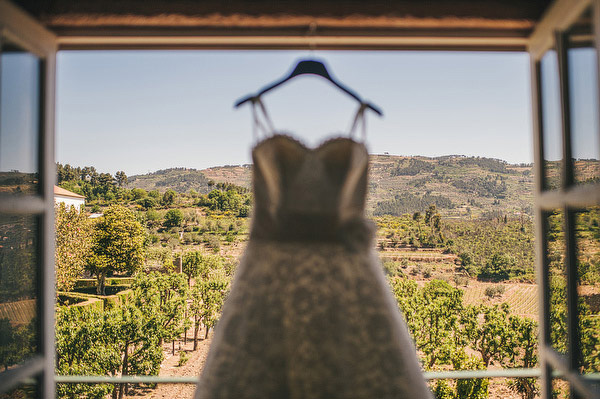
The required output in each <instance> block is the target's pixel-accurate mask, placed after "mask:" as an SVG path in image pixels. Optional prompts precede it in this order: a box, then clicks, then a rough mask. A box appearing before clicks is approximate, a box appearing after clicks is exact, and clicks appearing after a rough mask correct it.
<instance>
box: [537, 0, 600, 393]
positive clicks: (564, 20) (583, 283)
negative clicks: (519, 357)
mask: <svg viewBox="0 0 600 399" xmlns="http://www.w3.org/2000/svg"><path fill="white" fill-rule="evenodd" d="M582 3H583V2H582ZM598 7H599V6H598V3H597V2H595V3H594V4H591V5H590V4H589V2H588V4H583V6H582V5H581V4H579V8H575V10H569V11H570V12H569V13H567V14H564V13H563V15H558V12H557V13H556V14H555V15H553V14H552V13H550V15H549V16H548V26H547V27H546V33H545V35H544V36H545V37H546V39H547V40H545V44H544V45H539V44H540V41H537V42H536V41H535V40H534V41H532V46H531V48H530V52H531V53H532V57H533V58H532V63H533V67H532V71H533V86H534V87H533V89H534V90H533V92H534V95H535V96H536V97H535V99H534V103H537V104H538V106H537V107H535V108H534V109H536V110H537V115H534V118H535V121H536V122H537V123H535V126H536V130H535V131H534V134H535V144H536V154H535V160H536V165H537V168H536V172H538V173H537V174H538V176H537V187H538V189H537V201H536V216H537V228H536V237H541V239H539V240H537V244H536V245H537V255H538V256H537V267H538V282H539V284H540V292H541V304H542V309H543V312H542V315H541V320H540V321H541V326H540V360H541V369H542V397H544V398H548V397H551V396H558V397H586V398H592V397H597V396H598V394H599V391H598V386H597V385H594V384H593V383H592V382H590V378H593V375H594V373H597V372H598V371H599V367H598V364H597V363H598V354H597V353H592V352H593V351H594V350H593V349H592V348H594V347H597V345H599V344H600V335H599V332H598V331H600V329H599V327H600V325H599V324H598V308H597V307H596V306H590V304H591V303H592V302H591V301H592V299H591V298H592V297H593V296H594V293H593V292H594V290H593V289H592V288H591V287H592V286H593V283H592V281H593V279H594V278H595V277H592V274H594V272H592V271H591V270H592V269H591V266H590V265H596V266H597V265H598V260H597V257H598V254H599V248H598V247H597V245H598V242H599V241H598V239H599V238H600V236H599V235H598V232H597V228H596V225H597V224H598V223H597V222H595V220H596V218H597V217H598V201H599V198H600V197H598V193H599V192H600V185H599V184H598V183H600V168H598V162H599V160H600V156H599V153H600V152H599V151H600V150H599V149H600V144H599V139H600V136H599V131H598V112H599V109H598V64H597V59H598V54H597V41H596V40H595V37H596V34H597V33H595V32H597V29H598V23H599V22H600V21H599V20H598V16H599V15H600V14H598V12H599V10H598ZM558 8H559V7H557V9H558ZM563 11H564V10H563ZM569 14H570V15H569ZM534 39H535V38H534ZM538 39H539V37H538ZM594 259H596V260H594ZM593 270H595V269H593ZM595 273H598V271H596V272H595ZM597 275H598V274H594V276H597ZM553 375H557V377H554V378H553V377H552V376H553ZM596 376H597V374H596Z"/></svg>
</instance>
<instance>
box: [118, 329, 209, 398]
mask: <svg viewBox="0 0 600 399" xmlns="http://www.w3.org/2000/svg"><path fill="white" fill-rule="evenodd" d="M191 336H192V334H191V333H188V342H187V345H185V346H184V345H183V341H182V342H181V350H185V351H186V352H187V353H188V354H189V355H190V358H189V360H188V361H187V363H186V364H185V365H183V366H178V363H179V358H180V355H179V351H180V349H179V347H180V346H179V343H175V355H174V356H173V355H172V345H171V343H167V344H165V345H164V348H163V349H164V353H165V360H163V362H162V364H161V366H160V373H159V375H160V376H161V377H172V376H178V377H197V376H199V375H200V372H201V371H202V368H203V367H204V362H205V361H206V355H207V354H208V348H209V347H210V343H211V341H212V333H211V334H209V337H208V339H205V340H200V341H199V342H198V349H197V350H196V351H192V349H193V347H194V342H193V340H191V339H190V338H191ZM198 336H201V337H204V331H200V332H199V333H198ZM195 390H196V387H195V385H192V384H159V385H158V386H157V387H156V388H155V389H139V390H137V391H135V392H130V393H129V395H128V397H132V398H136V399H188V398H193V397H194V391H195Z"/></svg>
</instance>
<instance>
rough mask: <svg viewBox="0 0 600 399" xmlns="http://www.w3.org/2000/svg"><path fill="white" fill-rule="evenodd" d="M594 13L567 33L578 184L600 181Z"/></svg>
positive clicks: (584, 17) (584, 15)
mask: <svg viewBox="0 0 600 399" xmlns="http://www.w3.org/2000/svg"><path fill="white" fill-rule="evenodd" d="M593 39H594V36H593V24H592V18H591V10H588V11H587V12H586V13H584V14H583V15H582V16H581V18H580V19H579V20H578V21H577V22H576V23H575V24H574V25H573V27H572V28H571V29H570V30H569V32H568V34H567V43H568V46H569V48H568V50H567V57H568V62H569V94H570V106H571V107H570V108H571V142H572V146H571V148H572V156H573V175H574V179H575V182H576V183H587V182H592V181H596V182H598V181H600V136H599V135H598V67H597V54H596V49H595V47H594V40H593Z"/></svg>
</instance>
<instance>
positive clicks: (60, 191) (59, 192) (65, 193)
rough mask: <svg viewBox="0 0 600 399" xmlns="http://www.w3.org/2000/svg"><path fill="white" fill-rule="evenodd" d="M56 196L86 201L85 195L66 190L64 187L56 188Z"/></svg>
mask: <svg viewBox="0 0 600 399" xmlns="http://www.w3.org/2000/svg"><path fill="white" fill-rule="evenodd" d="M54 195H60V196H61V197H71V198H81V199H85V197H84V196H83V195H79V194H76V193H74V192H72V191H69V190H65V189H64V188H62V187H58V186H54Z"/></svg>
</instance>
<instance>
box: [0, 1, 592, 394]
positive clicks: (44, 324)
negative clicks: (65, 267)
mask: <svg viewBox="0 0 600 399" xmlns="http://www.w3.org/2000/svg"><path fill="white" fill-rule="evenodd" d="M599 24H600V3H599V2H598V1H597V0H557V1H556V2H555V3H554V4H553V5H552V6H551V7H549V9H548V10H547V12H546V13H545V16H544V18H543V19H542V20H541V21H540V22H539V24H538V26H537V28H536V30H535V32H534V33H533V35H532V36H531V37H530V38H529V39H527V43H528V50H529V52H530V54H531V57H532V60H531V62H532V85H533V87H532V93H533V104H534V112H533V116H534V127H535V129H534V142H535V148H536V153H535V161H536V179H537V181H536V187H537V189H536V220H537V223H536V237H537V238H538V240H537V241H536V245H537V269H538V281H539V284H540V287H541V289H540V292H541V294H540V304H541V308H542V309H543V317H542V320H541V331H540V332H541V334H540V341H541V346H540V352H541V353H540V354H541V359H540V362H541V370H536V369H525V370H514V371H504V370H503V371H499V372H487V371H486V372H461V373H437V374H428V375H426V377H427V378H487V377H493V376H497V375H501V376H521V377H535V376H538V375H540V373H541V376H542V380H541V382H542V396H543V397H544V398H550V397H552V396H553V390H556V391H559V393H560V394H561V395H562V394H564V396H577V397H585V398H597V397H599V395H600V394H599V388H598V385H593V383H592V382H591V381H592V380H598V371H600V370H599V369H598V364H597V359H598V358H599V357H600V356H599V355H598V354H597V353H595V354H592V356H591V357H589V355H590V353H588V348H589V347H591V346H593V345H594V343H595V342H598V339H599V338H598V331H599V329H598V327H597V324H595V323H597V320H598V309H597V307H596V308H594V306H591V305H590V301H589V298H588V297H590V292H589V289H588V287H589V285H590V284H589V283H590V282H591V281H595V280H594V279H595V278H596V277H597V275H598V272H597V271H595V272H594V269H593V264H594V262H595V260H594V259H595V258H594V257H595V256H597V254H598V242H599V241H600V237H598V223H599V222H598V220H599V217H598V206H599V205H600V170H599V167H598V164H599V162H600V136H599V132H598V114H599V110H598V108H599V105H598V102H599V101H598V54H597V48H598V40H597V39H596V38H597V37H598V36H599V34H600V33H599V32H600V27H599V26H598V25H599ZM0 25H2V30H1V31H0V32H1V36H0V48H1V53H0V65H1V66H2V67H1V70H0V117H2V123H1V124H0V239H1V240H2V249H1V250H0V280H2V281H7V280H3V279H4V278H5V276H7V275H8V276H10V278H15V279H16V278H18V279H20V280H22V281H23V284H20V286H19V287H18V289H12V288H11V289H4V290H3V288H2V287H1V285H2V282H0V328H6V330H7V331H8V330H10V332H7V333H6V334H3V335H2V337H3V339H4V340H3V341H0V342H1V346H0V353H2V356H4V353H7V352H9V351H8V350H7V348H8V347H9V345H16V343H17V342H18V340H19V339H31V342H33V343H34V344H33V345H32V348H35V349H34V350H31V351H28V352H27V353H25V352H21V353H18V354H16V356H15V354H14V351H11V354H12V358H11V359H10V360H6V359H5V358H3V360H2V361H3V362H4V363H2V364H0V366H5V368H7V369H6V370H2V371H0V387H1V388H0V394H4V393H7V392H8V393H13V392H16V391H15V390H17V391H18V392H19V394H20V395H21V396H24V397H35V396H38V394H39V395H41V396H43V397H48V398H51V397H53V393H54V383H55V381H62V382H79V381H86V382H98V381H105V380H106V379H105V378H94V377H85V376H82V377H77V378H75V377H74V378H71V379H68V378H62V379H61V378H57V377H55V376H54V365H53V361H52V358H53V354H54V346H53V345H54V344H53V338H54V337H53V329H54V326H53V316H52V315H53V311H54V281H53V268H52V265H53V248H52V234H53V220H52V219H53V212H52V209H53V199H52V183H53V180H54V166H53V138H54V132H53V116H54V110H53V102H52V97H53V95H54V93H53V90H54V89H53V82H54V54H55V51H56V38H55V37H54V36H53V35H52V34H50V33H48V32H47V31H46V30H44V29H43V28H41V27H40V25H39V24H38V23H36V22H35V21H34V20H32V19H31V18H29V17H27V16H26V15H25V14H24V13H22V12H21V11H20V10H18V9H17V8H15V7H13V6H12V5H11V4H9V3H8V2H7V1H5V0H0ZM555 32H556V33H555ZM113 35H114V36H113V38H114V39H115V40H113V41H112V44H111V43H110V40H109V39H106V37H108V38H110V37H111V33H110V32H109V33H107V34H106V37H105V42H104V44H106V45H107V46H109V45H112V46H114V47H119V46H121V45H122V46H127V45H129V46H131V47H134V46H135V44H136V43H138V44H139V43H142V42H136V38H135V36H133V37H117V36H119V35H118V33H113ZM200 35H201V34H200ZM380 35H382V33H380ZM383 35H384V38H385V34H383ZM207 36H208V34H207ZM232 36H235V33H233V34H232ZM157 37H159V38H160V37H161V36H159V35H157ZM394 39H397V38H394ZM447 39H448V40H441V39H439V38H428V39H427V40H428V41H421V42H419V41H418V40H415V41H413V42H411V43H408V42H406V43H404V44H395V42H394V43H392V44H390V45H389V48H402V46H403V45H404V46H405V48H406V47H411V46H412V47H411V48H419V46H420V45H421V44H420V43H428V45H429V46H432V47H435V46H437V48H454V49H456V48H470V49H477V48H480V47H482V46H483V47H486V43H487V46H488V47H487V48H488V49H489V48H491V47H493V46H496V47H494V48H496V49H507V48H508V49H514V48H515V46H517V47H518V45H520V43H521V42H522V41H519V40H520V39H519V40H517V39H515V42H514V43H517V42H518V43H517V44H514V43H513V44H512V45H511V44H506V43H500V41H496V42H495V41H494V38H493V37H492V35H490V37H488V38H487V39H488V41H487V42H478V41H477V40H472V41H469V40H468V39H465V41H463V42H460V41H456V42H452V40H453V38H447ZM522 39H523V41H525V38H522ZM70 40H71V41H70V42H69V40H66V41H64V42H63V44H64V43H66V46H68V45H69V43H70V45H71V46H72V48H85V46H86V44H85V41H84V44H80V43H79V42H78V41H77V40H78V37H72V38H70ZM285 40H286V39H285V38H279V37H274V38H268V40H266V39H265V40H264V41H263V42H262V43H259V44H256V46H257V47H259V46H263V47H269V46H270V47H271V48H277V47H278V46H279V48H281V47H282V46H283V47H285V45H286V44H285ZM378 40H379V38H377V37H375V38H371V39H370V41H366V42H364V43H366V44H364V43H363V44H361V46H362V48H381V47H377V46H378V45H379V46H381V45H382V42H383V41H382V40H379V41H378ZM421 40H423V39H422V38H421ZM436 40H439V42H436ZM128 41H129V42H128ZM89 43H91V41H90V42H88V44H87V45H88V46H90V47H93V46H96V47H98V46H102V45H103V43H102V41H101V40H100V41H97V42H96V43H95V44H93V45H92V44H89ZM154 43H155V45H156V46H163V47H165V46H166V47H169V41H168V40H166V41H164V42H162V43H161V42H160V41H155V42H154ZM165 43H167V44H165ZM227 43H229V42H227ZM336 43H337V44H336ZM398 43H400V41H399V42H398ZM407 43H408V44H407ZM465 43H467V44H465ZM481 43H483V44H481ZM494 43H496V44H494ZM498 43H500V44H498ZM507 43H508V42H507ZM142 44H143V43H142ZM187 44H188V43H186V42H185V40H182V41H181V42H179V44H178V45H179V47H180V48H181V47H185V46H186V45H187ZM206 45H207V46H209V45H213V46H217V47H219V46H222V47H226V45H227V44H221V45H220V44H219V43H218V41H214V42H210V43H209V44H206ZM173 46H175V45H173ZM290 46H291V44H290ZM328 46H330V47H331V48H341V47H342V46H343V43H342V42H341V41H340V42H336V41H335V40H331V41H330V42H329V44H328ZM394 46H397V47H394ZM477 46H480V47H477ZM502 46H505V47H504V48H503V47H502ZM511 46H513V47H511ZM12 74H14V75H12ZM11 75H12V76H11ZM13 76H14V77H13ZM15 82H21V83H20V84H19V85H16V84H15V85H13V83H15ZM15 96H16V97H15ZM8 97H10V98H11V101H10V102H7V101H6V98H8ZM14 98H18V99H19V101H14ZM10 107H13V109H12V110H11V108H10ZM14 107H16V108H14ZM15 109H17V111H18V114H19V115H22V116H25V115H26V117H23V118H20V117H19V116H18V115H17V114H15V113H14V112H15ZM6 115H9V116H6ZM15 129H16V130H15ZM15 131H17V132H19V133H18V134H15V133H14V132H15ZM6 148H9V149H10V151H6V150H5V149H6ZM13 150H14V151H13ZM15 154H20V156H19V157H15V156H14V155H15ZM5 243H6V244H7V245H4V244H5ZM17 262H18V264H19V265H25V266H24V267H23V268H22V269H21V270H17V268H16V267H15V265H16V264H17ZM596 264H597V263H596ZM14 273H21V274H14ZM594 273H596V274H594ZM592 295H595V294H594V293H592ZM9 306H10V307H11V308H16V309H20V310H19V314H20V315H21V316H22V317H21V318H20V319H18V318H16V317H15V318H14V319H12V320H11V319H9V318H8V317H4V319H8V322H7V321H4V322H2V319H3V317H2V314H3V313H2V312H3V309H6V308H8V307H9ZM2 326H4V327H2ZM553 328H554V329H553ZM553 331H554V333H553ZM561 331H564V333H562V332H561ZM6 337H10V339H8V338H6ZM24 337H25V338H24ZM590 343H591V346H589V345H590ZM594 359H595V360H594ZM8 363H11V364H10V365H8ZM555 373H558V375H555ZM129 381H131V382H136V381H147V382H151V381H156V380H154V379H146V380H144V378H141V377H129ZM162 381H163V382H166V380H164V379H163V380H162ZM171 381H173V380H171ZM193 381H194V379H179V380H177V382H187V383H193Z"/></svg>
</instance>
